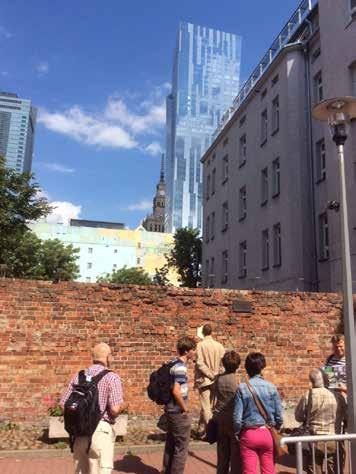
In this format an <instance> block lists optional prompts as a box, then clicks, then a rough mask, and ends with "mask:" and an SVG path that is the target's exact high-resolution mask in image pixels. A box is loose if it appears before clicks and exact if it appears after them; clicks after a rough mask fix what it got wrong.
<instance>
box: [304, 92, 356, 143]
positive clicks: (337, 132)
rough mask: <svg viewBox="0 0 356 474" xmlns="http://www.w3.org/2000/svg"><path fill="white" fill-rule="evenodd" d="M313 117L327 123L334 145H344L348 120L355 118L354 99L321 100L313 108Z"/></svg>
mask: <svg viewBox="0 0 356 474" xmlns="http://www.w3.org/2000/svg"><path fill="white" fill-rule="evenodd" d="M312 113H313V117H314V118H315V119H317V120H320V121H323V122H328V123H329V127H330V132H331V136H332V138H333V140H334V142H335V143H336V145H344V144H345V142H346V139H347V135H348V125H349V123H350V120H352V119H354V118H356V97H336V98H334V99H327V100H323V101H322V102H320V103H319V104H317V105H316V106H315V107H314V108H313V112H312Z"/></svg>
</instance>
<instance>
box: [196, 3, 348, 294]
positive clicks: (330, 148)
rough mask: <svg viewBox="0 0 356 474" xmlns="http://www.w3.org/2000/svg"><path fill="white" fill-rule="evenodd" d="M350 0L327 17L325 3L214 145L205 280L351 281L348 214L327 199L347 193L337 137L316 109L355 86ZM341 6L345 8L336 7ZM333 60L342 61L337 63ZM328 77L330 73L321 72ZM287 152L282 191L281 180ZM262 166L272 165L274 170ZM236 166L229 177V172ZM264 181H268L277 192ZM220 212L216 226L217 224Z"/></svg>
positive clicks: (287, 286)
mask: <svg viewBox="0 0 356 474" xmlns="http://www.w3.org/2000/svg"><path fill="white" fill-rule="evenodd" d="M348 5H349V0H337V1H334V0H332V1H331V0H330V1H321V2H320V5H319V10H320V21H319V12H318V7H316V8H315V9H314V10H313V11H312V13H311V14H310V15H309V17H308V21H307V22H304V23H303V24H302V25H301V27H300V28H299V30H298V31H297V32H296V34H295V35H294V37H293V38H291V41H290V44H289V45H288V46H286V47H285V48H284V49H283V50H282V52H280V53H279V55H278V56H277V57H276V59H275V60H274V62H273V63H272V65H271V66H270V67H269V69H268V70H267V72H266V73H265V74H264V75H263V76H262V77H261V78H260V80H259V81H258V82H257V83H256V85H255V86H254V89H253V91H252V92H251V93H250V94H249V96H248V98H247V99H246V100H245V101H244V102H243V104H242V106H240V108H239V109H237V111H236V112H235V114H234V116H233V118H232V119H231V120H230V121H229V122H228V124H227V125H226V126H225V128H224V129H223V130H222V132H221V133H220V134H219V135H218V137H217V139H216V140H215V141H214V143H213V144H212V146H211V147H210V149H209V150H208V151H207V153H206V154H205V155H204V157H203V162H204V168H203V174H204V191H205V197H204V228H203V229H204V230H203V235H204V244H203V284H204V286H216V287H226V288H264V289H277V290H306V291H310V290H311V291H313V290H315V291H316V290H320V291H338V290H340V289H341V286H340V285H341V271H340V230H339V229H340V222H339V218H340V216H339V213H337V212H335V211H330V210H328V209H327V208H328V201H332V200H338V188H339V184H338V183H339V182H338V169H337V160H336V147H335V145H334V143H333V142H332V140H331V136H330V133H329V131H328V128H327V126H324V125H323V124H320V123H316V122H314V121H313V120H312V119H311V114H310V111H311V107H312V105H313V104H314V103H315V102H317V101H318V97H317V93H318V92H319V94H321V92H320V90H322V94H321V95H322V96H323V97H324V98H329V97H332V96H337V95H342V94H346V95H351V94H352V87H353V86H355V82H354V83H353V80H352V78H353V76H352V68H350V66H351V65H352V64H353V63H354V61H356V46H355V45H356V41H355V40H356V38H355V28H356V22H350V21H351V17H350V12H349V10H348ZM335 9H336V10H337V11H339V12H340V15H339V14H335ZM318 25H320V28H319V26H318ZM334 57H335V60H334ZM333 64H335V65H336V67H337V68H338V72H337V73H336V72H335V68H334V66H333ZM319 77H321V80H319V81H318V78H319ZM341 78H342V79H341ZM317 85H318V86H319V88H318V87H317ZM354 93H355V92H354ZM277 100H278V103H279V125H278V126H277V124H276V123H273V118H272V116H273V114H274V110H275V107H276V106H274V105H273V104H276V101H277ZM265 110H267V135H266V140H262V138H261V129H262V126H261V120H262V119H261V116H262V113H263V112H264V111H265ZM275 122H276V121H275ZM244 136H246V162H245V163H242V162H241V161H242V160H241V150H240V148H241V140H242V139H243V137H244ZM321 140H324V141H325V166H324V165H323V166H322V169H321V168H320V163H321V160H320V158H321V151H320V150H321V144H322V141H321ZM353 140H354V141H355V138H354V139H352V137H351V138H350V139H349V141H348V144H347V147H346V153H347V155H346V156H347V161H348V164H347V170H348V172H347V176H348V196H349V205H350V228H351V229H352V230H351V232H352V234H351V245H352V252H353V269H354V274H355V270H356V261H355V253H356V242H355V240H356V237H355V233H356V230H355V227H356V216H355V213H356V209H355V208H356V192H355V189H356V186H355V166H356V165H355V161H356V159H355V144H353V142H352V141H353ZM322 149H323V152H324V148H322ZM226 157H228V172H226ZM277 159H279V173H280V189H279V192H278V193H276V192H275V191H276V190H275V189H273V181H274V178H275V176H274V174H275V173H274V171H275V164H276V160H277ZM214 170H215V171H214ZM266 170H267V171H266ZM262 173H267V177H266V179H264V180H263V178H262V176H263V174H262ZM324 173H325V176H324ZM213 174H215V176H216V178H215V192H213V190H212V189H211V188H212V186H213ZM226 174H228V178H227V179H224V176H225V175H226ZM209 176H210V177H209ZM323 178H325V179H323ZM263 181H264V182H267V183H268V190H267V192H266V189H265V188H264V186H263V184H262V182H263ZM208 187H209V188H210V189H209V190H208V189H207V188H208ZM243 187H245V188H246V217H245V218H243V219H242V218H241V217H242V216H241V215H240V213H241V210H240V207H241V206H240V200H241V199H240V190H241V189H242V188H243ZM225 203H228V226H227V228H225V229H224V228H223V227H224V212H225V211H224V205H225ZM323 214H324V215H325V214H326V216H327V217H326V219H327V222H324V221H323V223H324V227H323V228H324V233H325V232H326V233H327V234H328V239H324V240H323V239H320V237H321V235H320V229H319V220H320V216H321V215H323ZM213 215H215V219H214V218H213ZM213 220H214V221H215V229H213V228H212V227H213V225H212V221H213ZM326 225H327V229H326V228H325V227H326ZM277 226H279V227H277ZM208 228H209V229H208ZM264 231H265V232H266V231H268V250H269V256H268V257H269V258H268V262H267V264H266V261H263V260H266V256H264V257H265V258H263V248H264V247H265V246H264V244H263V232H264ZM278 233H279V235H280V240H278V238H277V236H278ZM264 235H265V234H264ZM323 235H325V234H323ZM327 240H328V241H327ZM243 243H246V265H244V262H243V252H242V250H241V249H240V246H241V245H242V244H243ZM326 247H327V248H326ZM224 252H225V253H224ZM323 253H324V254H325V255H322V254H323ZM327 253H328V255H326V254H327ZM226 255H227V267H226ZM323 257H327V258H323ZM226 277H227V278H226ZM355 279H356V278H355ZM355 287H356V285H355Z"/></svg>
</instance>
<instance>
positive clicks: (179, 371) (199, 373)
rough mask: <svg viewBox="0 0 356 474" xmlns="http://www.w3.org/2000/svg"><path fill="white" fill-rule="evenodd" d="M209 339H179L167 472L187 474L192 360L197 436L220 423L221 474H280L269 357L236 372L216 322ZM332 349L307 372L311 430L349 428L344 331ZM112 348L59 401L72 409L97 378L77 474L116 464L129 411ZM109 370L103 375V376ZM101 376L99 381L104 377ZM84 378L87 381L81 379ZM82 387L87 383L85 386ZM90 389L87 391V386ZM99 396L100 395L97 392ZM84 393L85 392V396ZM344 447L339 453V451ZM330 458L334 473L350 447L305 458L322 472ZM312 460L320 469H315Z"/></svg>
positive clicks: (277, 403) (279, 421)
mask: <svg viewBox="0 0 356 474" xmlns="http://www.w3.org/2000/svg"><path fill="white" fill-rule="evenodd" d="M202 334H203V340H202V341H200V342H199V343H198V344H196V341H195V339H194V338H191V337H188V336H184V337H181V338H179V340H178V342H177V356H176V358H175V359H174V360H173V361H171V363H170V365H169V376H170V381H171V382H170V394H169V397H168V399H167V401H166V402H165V405H164V418H165V430H166V443H165V449H164V455H163V469H162V473H164V474H183V472H184V468H185V464H186V460H187V456H188V446H189V441H190V437H191V425H192V419H191V414H190V411H189V405H188V399H189V394H188V391H189V386H188V367H187V366H188V364H189V363H192V364H195V384H194V386H195V388H196V389H197V390H198V393H199V400H200V406H201V412H200V418H199V423H198V429H197V432H196V433H195V435H196V437H198V438H201V439H206V437H207V435H209V430H211V428H212V426H215V430H216V439H217V474H229V473H231V474H257V472H259V471H258V465H259V466H260V472H261V473H262V474H273V473H275V453H274V443H273V438H272V434H271V427H275V428H276V429H277V430H279V429H280V428H281V426H282V425H283V409H282V404H281V399H280V396H279V393H278V390H277V388H276V386H275V385H274V384H272V383H271V382H269V381H267V380H266V379H265V378H264V377H263V370H264V369H265V367H266V358H265V356H264V355H263V354H262V353H260V352H251V353H249V354H248V355H247V357H246V358H245V364H244V367H245V371H246V375H245V376H241V380H239V378H240V377H239V375H238V373H237V371H238V369H239V366H240V361H241V359H240V355H239V354H238V353H237V352H236V351H234V350H227V351H226V350H225V349H224V347H223V346H222V345H221V344H220V343H219V342H218V341H216V340H215V339H214V338H213V335H212V327H211V326H210V325H209V324H205V325H204V326H203V328H202ZM332 345H333V353H332V355H331V356H329V357H328V358H327V360H326V362H325V366H324V367H322V368H318V369H313V370H312V371H311V372H310V374H309V379H310V383H311V388H310V390H309V391H308V392H307V393H305V394H303V396H302V397H301V399H300V401H299V403H298V405H297V407H296V409H295V418H296V420H297V421H298V422H300V423H302V424H303V425H304V426H307V427H308V429H309V431H310V433H312V434H315V435H319V434H323V435H325V434H328V435H332V434H335V433H342V431H343V430H344V429H345V427H346V411H347V406H346V401H347V388H346V361H345V343H344V339H343V336H334V337H333V338H332ZM111 359H112V355H111V349H110V347H109V346H108V345H107V344H105V343H100V344H98V345H96V346H95V347H94V350H93V365H91V366H90V367H89V368H88V369H87V370H86V371H85V372H84V371H82V372H81V373H79V374H78V375H76V376H75V377H74V378H73V379H72V380H71V381H70V383H69V385H68V387H67V389H66V391H65V392H64V394H63V396H62V399H61V405H62V407H63V409H64V411H65V414H66V410H68V403H69V402H68V401H70V400H71V396H72V397H73V393H74V392H75V391H76V396H77V397H78V396H80V393H79V395H78V391H79V392H80V389H78V387H81V385H80V383H81V377H82V378H83V380H84V377H85V378H86V383H87V384H89V385H90V382H91V381H92V380H98V382H97V391H98V393H97V398H98V407H99V410H100V418H99V422H98V423H97V426H96V429H95V431H94V432H93V434H92V436H90V439H89V438H88V436H78V437H76V438H75V439H74V440H73V456H74V463H75V467H74V469H75V474H109V473H111V472H112V469H113V459H114V443H115V432H114V430H113V424H114V422H115V418H116V417H117V416H118V415H119V414H120V413H121V412H122V411H123V410H125V409H126V408H127V405H126V404H125V403H124V400H123V390H122V384H121V380H120V377H119V376H118V375H117V374H115V373H114V372H112V371H109V370H108V368H109V367H110V364H111ZM104 371H105V373H104ZM100 373H101V379H100V380H99V378H100ZM83 383H84V382H83ZM82 386H83V385H82ZM83 392H84V391H83ZM93 393H94V392H93ZM82 395H83V393H82ZM337 449H340V452H337ZM325 458H327V466H328V471H327V472H328V473H329V472H330V473H332V474H333V473H334V472H335V473H336V472H337V471H336V462H337V461H336V459H337V460H338V464H339V466H341V470H339V472H342V465H343V463H344V460H345V449H344V446H343V445H342V444H340V448H337V447H336V446H335V443H328V444H327V451H326V455H325V449H324V445H323V446H319V445H316V449H315V450H314V451H313V455H311V454H310V455H309V456H308V458H307V466H306V468H307V472H308V473H314V472H316V473H317V474H321V473H322V472H323V470H322V469H323V462H324V460H325ZM313 464H314V466H315V468H316V471H314V470H313Z"/></svg>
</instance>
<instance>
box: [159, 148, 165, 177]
mask: <svg viewBox="0 0 356 474" xmlns="http://www.w3.org/2000/svg"><path fill="white" fill-rule="evenodd" d="M159 181H160V182H161V183H164V153H162V156H161V173H160V177H159Z"/></svg>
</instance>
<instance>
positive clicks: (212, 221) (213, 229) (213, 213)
mask: <svg viewBox="0 0 356 474" xmlns="http://www.w3.org/2000/svg"><path fill="white" fill-rule="evenodd" d="M210 238H211V240H213V239H214V238H215V212H212V213H211V232H210Z"/></svg>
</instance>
